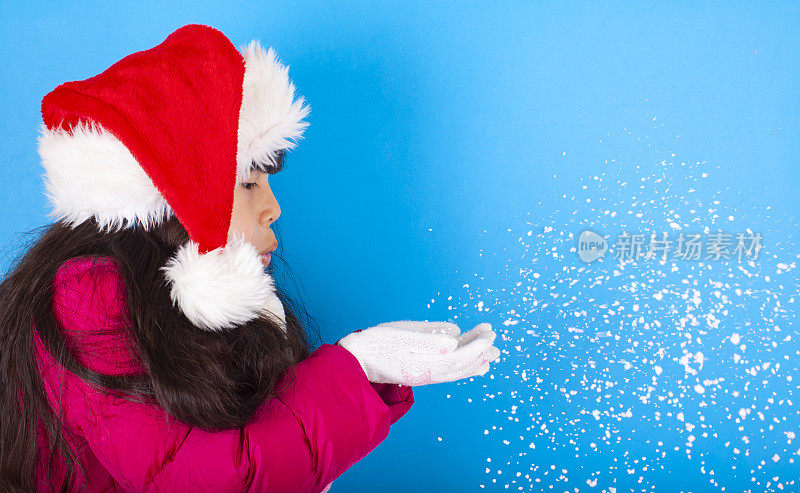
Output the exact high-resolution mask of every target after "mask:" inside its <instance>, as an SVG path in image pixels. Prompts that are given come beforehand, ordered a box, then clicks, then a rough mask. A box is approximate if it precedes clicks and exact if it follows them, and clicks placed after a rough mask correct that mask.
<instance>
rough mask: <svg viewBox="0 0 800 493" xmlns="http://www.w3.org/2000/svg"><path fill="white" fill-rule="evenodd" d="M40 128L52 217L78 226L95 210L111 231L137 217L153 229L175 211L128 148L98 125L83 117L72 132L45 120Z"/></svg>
mask: <svg viewBox="0 0 800 493" xmlns="http://www.w3.org/2000/svg"><path fill="white" fill-rule="evenodd" d="M39 131H40V136H39V155H40V157H41V159H42V165H43V167H44V169H45V174H44V175H43V178H44V182H45V189H46V195H47V198H48V200H49V201H50V203H51V205H52V208H53V210H52V212H50V214H49V216H50V217H51V218H54V219H56V218H57V219H61V220H62V221H64V222H65V223H67V224H69V225H70V226H72V227H74V226H76V225H78V224H81V223H83V222H84V221H86V220H87V219H89V218H90V217H92V216H94V217H95V218H96V219H97V222H98V224H100V226H101V227H102V228H103V230H104V231H107V230H119V229H121V228H123V227H126V228H127V227H131V226H133V224H134V223H137V224H140V225H142V226H143V227H144V228H145V229H150V227H151V226H153V225H155V224H160V223H161V222H163V221H164V220H166V219H167V218H168V217H169V216H170V215H172V209H171V208H170V206H169V204H168V203H167V201H166V200H165V199H164V197H162V196H161V194H160V193H159V192H158V189H157V188H156V187H155V185H154V184H153V181H152V180H151V179H150V177H149V176H147V173H145V172H144V170H143V169H142V168H141V167H140V166H139V165H138V164H137V162H136V159H134V157H133V155H132V154H131V153H130V151H129V150H128V149H127V148H126V147H125V146H124V145H123V144H122V142H120V141H119V139H117V138H116V137H115V136H114V135H113V134H111V133H110V132H108V131H106V130H105V129H103V128H102V127H100V126H99V125H94V124H92V123H90V124H88V125H84V124H83V123H79V124H78V125H76V126H75V127H73V129H72V131H71V132H69V131H66V130H62V129H57V130H54V131H51V130H48V128H47V126H45V125H44V124H41V126H40V128H39Z"/></svg>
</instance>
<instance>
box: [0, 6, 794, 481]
mask: <svg viewBox="0 0 800 493" xmlns="http://www.w3.org/2000/svg"><path fill="white" fill-rule="evenodd" d="M187 23H203V24H208V25H211V26H214V27H216V28H218V29H220V30H222V31H223V32H224V33H225V34H226V35H228V37H229V38H230V39H231V40H232V41H233V42H234V43H235V44H236V45H237V46H239V45H241V44H244V43H246V42H248V41H249V40H250V39H253V38H255V39H260V40H261V41H262V43H263V44H264V45H265V46H272V47H274V48H275V49H276V51H277V53H278V55H279V57H280V58H281V60H282V61H283V62H285V63H287V64H288V65H289V66H290V67H291V68H290V75H291V77H292V79H293V80H294V82H295V84H296V85H297V88H298V91H299V93H300V94H302V95H303V96H305V97H306V99H307V101H308V102H309V104H310V106H311V115H310V118H309V121H310V123H311V126H310V127H309V129H308V130H307V132H306V138H305V139H304V140H303V141H301V143H300V145H299V147H298V148H297V149H296V150H295V151H294V152H293V153H292V154H290V157H289V159H288V162H287V168H286V171H285V172H283V173H281V174H279V175H276V176H274V177H271V178H270V182H271V184H272V186H273V190H274V191H275V194H276V197H277V198H278V200H279V202H280V204H281V208H282V211H283V212H282V216H281V218H280V220H279V221H278V223H277V225H278V229H279V231H280V241H281V249H282V255H283V257H284V258H285V259H286V260H287V262H288V263H289V265H290V266H291V268H292V271H293V273H294V274H295V275H296V276H297V278H299V279H300V280H301V284H300V286H299V287H298V288H297V289H298V290H299V291H300V292H301V293H302V295H303V299H304V300H305V301H306V303H307V305H308V307H309V309H310V311H311V314H312V316H314V317H315V319H316V320H317V321H318V323H319V325H320V327H321V329H322V331H323V333H322V336H323V337H322V338H323V340H324V342H334V341H335V340H337V339H338V338H340V337H342V336H343V335H345V334H347V333H349V332H351V331H353V330H355V329H358V328H365V327H367V326H369V325H373V324H375V323H379V322H384V321H389V320H397V319H417V320H423V319H428V320H451V321H455V322H457V323H459V325H460V326H461V327H462V329H463V330H468V329H469V328H471V327H472V326H474V325H475V324H477V323H479V322H483V321H489V322H491V323H492V324H493V325H494V327H495V329H496V330H497V331H498V333H499V336H498V341H497V343H496V344H497V345H498V347H500V348H501V349H502V351H503V355H502V357H501V360H500V361H499V362H498V363H496V364H495V366H494V368H493V370H492V371H491V372H490V374H487V375H486V376H485V377H483V378H477V379H474V381H464V382H459V383H450V384H441V385H433V386H426V387H418V388H416V389H415V396H416V404H415V406H414V407H413V408H412V410H411V411H410V412H409V413H408V414H407V415H406V416H404V417H403V418H402V419H401V420H400V421H399V422H398V423H397V424H396V425H395V426H394V427H393V429H392V431H391V433H390V435H389V437H388V438H387V440H386V441H385V442H384V443H382V444H381V445H380V446H379V447H378V448H377V449H376V450H375V451H374V452H373V453H372V454H370V455H369V456H368V457H367V458H365V459H364V460H363V461H361V462H359V463H358V464H356V465H354V466H353V467H352V468H351V469H350V470H349V471H347V472H346V473H345V474H344V475H343V476H342V477H341V478H340V479H339V480H337V481H336V482H335V484H334V487H333V491H337V490H339V491H397V492H401V491H479V490H490V491H506V490H514V491H529V490H533V491H538V490H548V491H609V492H610V491H628V490H635V491H743V490H747V489H750V490H752V491H798V490H800V483H798V481H797V479H796V478H797V476H798V470H800V457H799V456H798V454H800V438H796V437H795V434H798V433H800V415H798V405H800V402H798V401H797V400H798V399H800V395H798V394H795V392H797V385H798V382H800V375H798V358H800V351H798V341H799V340H800V339H799V338H800V334H798V333H797V332H798V328H797V322H796V320H795V311H796V307H797V304H798V301H797V300H798V297H800V293H798V284H800V283H798V275H797V269H796V263H797V260H798V255H800V248H798V245H797V234H796V230H797V213H798V211H800V199H799V198H798V193H797V191H796V184H797V183H798V181H799V180H800V166H798V164H800V163H798V158H797V154H798V151H800V145H799V143H800V140H798V137H800V93H799V92H798V89H797V88H798V86H799V84H800V71H799V70H798V62H800V32H799V31H798V27H797V26H798V25H800V7H799V6H798V4H796V3H789V2H786V3H777V2H769V3H766V2H764V3H759V2H756V3H753V2H728V3H727V4H721V3H714V4H711V3H708V4H696V3H694V2H670V3H669V4H660V3H653V2H636V3H635V5H634V4H633V3H617V2H602V3H597V2H591V3H589V2H587V3H570V4H569V5H564V4H563V3H562V2H544V3H533V4H531V3H528V2H519V3H516V2H505V3H503V4H502V5H489V4H478V3H464V2H448V3H443V2H436V5H435V6H431V5H428V3H427V2H425V3H423V2H420V3H409V2H347V4H346V5H343V4H342V3H341V2H330V1H316V2H307V3H305V2H304V3H300V2H296V3H289V2H250V3H237V4H233V3H231V2H208V3H204V4H202V5H198V4H197V2H169V3H164V2H142V1H138V2H135V3H132V2H131V3H115V4H114V5H110V4H109V3H107V2H85V3H79V4H67V3H62V4H61V5H54V4H52V3H45V2H42V3H34V2H27V3H24V4H23V3H19V2H18V3H15V4H11V3H4V4H3V5H2V6H0V66H2V67H3V70H4V74H3V77H2V78H1V79H0V94H2V106H0V121H2V127H3V131H2V132H0V148H2V153H3V158H2V159H3V180H2V193H1V194H0V206H2V210H3V211H4V214H5V219H4V220H3V221H2V222H1V223H0V237H2V240H3V242H4V245H5V250H4V257H3V261H4V262H7V261H8V260H9V257H10V256H11V255H12V254H13V253H16V249H17V247H18V246H19V245H20V241H22V239H23V237H21V236H20V233H21V232H24V231H27V230H29V229H31V228H33V227H36V226H40V225H42V224H46V223H47V218H46V214H47V212H48V208H47V204H46V202H45V196H44V194H43V187H42V181H41V178H40V174H41V173H42V172H43V169H42V168H41V167H40V165H39V159H38V156H37V154H36V129H37V126H38V124H39V122H40V119H41V117H40V114H39V104H40V101H41V98H42V97H43V96H44V94H46V93H47V92H48V91H50V90H51V89H52V88H54V87H55V86H56V85H58V84H59V83H61V82H64V81H67V80H77V79H83V78H86V77H89V76H92V75H95V74H97V73H99V72H100V71H102V70H104V69H105V68H106V67H108V66H109V65H111V64H112V63H114V62H115V61H117V60H118V59H120V58H122V57H124V56H125V55H127V54H129V53H132V52H134V51H138V50H142V49H147V48H150V47H152V46H154V45H155V44H157V43H159V42H161V41H162V40H163V39H164V38H165V37H166V36H167V35H168V34H169V33H170V32H172V31H173V30H174V29H176V28H178V27H180V26H181V25H184V24H187ZM585 230H590V231H592V232H594V233H595V234H597V235H598V236H600V237H603V238H604V239H605V240H606V242H607V246H608V247H609V250H608V252H606V254H605V256H604V258H603V259H602V260H598V261H595V262H592V263H586V262H584V261H582V260H581V258H579V255H578V252H577V249H578V248H579V244H578V236H579V235H580V234H581V233H582V232H583V231H585ZM622 232H628V233H630V234H644V235H645V237H646V238H647V242H645V243H646V244H648V242H649V238H650V234H651V233H656V234H657V237H658V238H659V239H661V238H662V235H663V234H664V233H666V234H667V235H668V237H669V240H670V241H672V242H673V243H671V246H672V247H673V248H677V247H678V246H679V245H678V244H677V239H678V236H679V235H680V234H681V233H683V234H684V235H689V234H696V235H699V236H700V237H702V240H703V242H704V243H703V245H704V247H705V248H706V250H704V251H703V254H702V257H701V258H698V259H692V258H677V257H673V256H672V254H673V253H677V252H673V251H671V252H669V257H671V258H668V259H667V260H664V261H659V260H658V259H657V258H655V259H653V258H651V259H633V261H632V262H627V263H624V262H622V260H624V253H625V251H626V250H625V248H626V247H625V242H626V241H627V240H625V237H622V239H620V234H621V233H622ZM719 232H722V233H723V234H728V235H730V239H731V240H732V243H731V244H730V248H729V251H730V252H734V251H735V247H736V245H737V240H736V238H737V234H739V233H741V234H743V235H745V236H746V237H747V238H750V237H754V236H756V235H757V234H760V235H761V237H762V238H763V239H762V245H763V249H762V250H761V251H760V252H759V255H758V256H757V257H754V256H753V255H751V256H745V257H744V258H742V259H741V260H739V259H738V258H736V256H735V255H733V256H731V257H730V258H727V259H726V258H725V257H724V256H722V257H721V258H719V259H715V258H707V255H706V253H707V252H708V250H707V248H709V245H710V243H709V242H710V239H711V237H712V235H714V234H715V233H719ZM720 244H722V245H723V248H721V247H720V246H719V245H720ZM716 245H717V247H716V248H718V249H719V250H717V252H718V253H725V252H726V248H725V245H724V242H723V243H716ZM751 253H753V252H751ZM717 256H718V255H717ZM615 257H619V258H615ZM615 489H616V490H615Z"/></svg>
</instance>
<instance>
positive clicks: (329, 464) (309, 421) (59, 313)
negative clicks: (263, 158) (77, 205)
mask: <svg viewBox="0 0 800 493" xmlns="http://www.w3.org/2000/svg"><path fill="white" fill-rule="evenodd" d="M53 305H54V306H53V308H54V315H55V317H56V320H57V321H58V323H59V325H60V327H62V328H63V329H64V330H65V331H66V336H67V340H68V343H69V341H70V340H71V339H70V335H69V334H70V333H72V332H73V331H75V332H74V333H79V334H80V335H81V336H82V338H83V339H81V343H80V344H90V345H91V348H92V353H93V354H92V356H91V357H86V356H85V355H83V354H82V353H81V352H80V351H79V350H78V351H76V352H77V355H76V356H77V358H78V360H79V361H80V362H81V363H82V364H84V365H86V366H88V367H89V368H91V369H93V370H95V371H99V372H103V373H106V374H109V375H120V374H125V373H130V372H142V371H144V370H143V369H142V368H141V367H139V366H137V365H136V364H135V363H134V362H133V360H132V359H131V358H130V357H129V355H128V352H127V351H126V350H124V348H123V345H122V344H120V339H118V337H119V331H122V330H124V327H125V326H126V324H125V321H126V306H125V286H124V284H123V281H122V278H121V277H120V275H119V271H118V270H117V267H116V264H115V262H114V260H113V259H112V258H104V259H103V260H102V263H96V264H94V265H92V262H91V261H90V260H89V259H87V258H81V257H78V258H74V259H71V260H69V261H67V262H65V263H64V264H62V265H61V266H60V268H59V270H58V272H57V274H56V278H55V282H54V284H53ZM98 329H106V333H104V334H98V333H96V331H97V330H98ZM107 329H117V330H118V332H117V333H116V334H115V333H114V331H113V330H111V331H110V330H107ZM34 339H35V344H36V348H37V354H38V358H39V360H38V365H39V370H40V371H41V374H42V377H43V381H44V384H45V389H46V391H47V396H48V399H49V400H50V405H51V406H52V407H53V408H54V409H58V408H59V399H63V402H62V408H63V412H64V415H65V416H64V418H63V419H64V426H65V427H66V428H68V429H69V431H71V432H72V433H74V437H73V438H72V439H71V440H70V444H71V447H73V450H75V451H76V453H77V454H78V457H80V458H81V462H82V463H83V464H84V465H85V467H86V470H87V475H88V478H87V479H88V484H89V491H90V492H100V491H104V492H105V491H169V492H180V491H213V492H234V491H236V492H238V491H270V492H273V491H275V492H281V491H286V492H304V491H309V492H319V491H321V490H323V488H325V487H326V485H328V484H329V483H330V482H331V481H332V480H333V479H335V478H336V477H337V476H339V475H340V474H342V473H343V472H344V471H345V470H347V469H348V468H349V467H350V466H352V465H353V464H354V463H355V462H357V461H358V460H360V459H361V458H363V457H364V456H365V455H366V454H368V453H369V452H370V451H372V450H373V449H374V448H375V447H376V446H377V445H378V444H380V443H381V442H382V441H383V440H384V439H385V438H386V436H387V434H388V433H389V428H390V426H391V425H392V424H394V423H395V422H396V421H397V420H398V419H399V418H400V417H401V416H402V415H403V414H405V413H406V411H408V409H409V408H410V407H411V405H412V404H413V403H414V396H413V394H412V391H411V387H407V386H398V385H389V384H373V383H371V382H369V381H368V380H367V377H366V375H365V374H364V371H363V370H362V369H361V366H360V365H359V364H358V361H357V360H356V359H355V357H354V356H353V355H352V354H350V353H349V352H348V351H347V350H345V349H344V348H342V347H340V346H337V345H330V344H323V345H322V346H321V347H320V348H319V349H317V350H316V351H314V352H313V353H312V354H311V355H310V356H309V357H308V358H307V359H305V360H304V361H302V362H301V363H299V364H298V365H297V375H296V380H295V383H294V384H293V385H292V386H291V387H290V388H289V389H288V390H286V391H285V392H284V393H282V394H281V395H279V396H278V397H276V398H273V399H270V400H268V401H266V402H264V404H263V405H262V406H261V407H260V408H259V409H258V411H257V412H256V413H255V415H254V417H253V418H252V420H251V421H250V423H249V424H247V425H246V426H245V427H243V428H240V429H234V430H226V431H222V432H217V433H211V432H206V431H202V430H199V429H196V428H194V427H192V426H188V425H186V424H183V423H182V422H180V421H177V420H175V419H174V418H172V417H169V416H167V415H166V413H164V411H163V409H161V408H159V407H155V406H148V405H143V404H135V403H131V402H128V401H125V400H123V399H120V398H113V397H105V396H103V395H102V394H101V393H100V392H98V391H96V390H95V389H93V388H92V387H91V386H89V385H88V384H86V383H84V382H83V381H82V380H80V379H79V378H78V377H76V376H75V375H73V374H71V373H69V372H67V371H66V370H65V369H64V368H63V367H62V366H60V365H58V364H56V362H55V360H54V359H53V358H52V356H51V355H50V354H49V353H48V352H47V351H46V349H45V348H44V345H43V343H42V341H41V339H40V338H39V335H38V333H36V332H35V327H34ZM70 344H71V345H72V347H76V346H74V345H73V344H74V343H70ZM287 376H288V374H287V375H286V376H285V377H287ZM282 381H283V380H282ZM279 385H280V384H279ZM62 386H63V394H62V395H60V392H61V388H62ZM67 436H68V435H67ZM68 439H69V438H68ZM45 446H46V443H45V441H44V437H43V434H42V433H40V435H39V447H40V449H39V463H38V467H39V470H40V471H45V470H46V469H44V468H45V464H44V458H45V455H46V454H45V452H46V449H45ZM63 463H64V462H63V459H61V461H60V462H59V468H58V469H57V470H58V473H59V474H63ZM76 474H78V476H80V469H76ZM60 477H63V476H60ZM60 477H59V478H58V479H60ZM39 478H40V479H39V481H38V484H37V488H38V489H39V491H46V487H45V485H46V478H44V474H40V475H39ZM56 484H58V483H56Z"/></svg>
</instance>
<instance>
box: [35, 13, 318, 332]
mask: <svg viewBox="0 0 800 493" xmlns="http://www.w3.org/2000/svg"><path fill="white" fill-rule="evenodd" d="M287 72H288V67H284V66H283V65H281V64H280V63H279V62H278V60H277V58H276V55H275V53H274V51H273V50H272V48H270V49H269V50H268V51H266V52H265V51H264V49H263V48H262V47H261V46H260V45H259V43H258V42H257V41H251V42H250V44H249V45H247V46H243V47H241V48H240V49H238V50H237V49H236V47H235V46H234V45H233V44H231V42H230V41H229V40H228V39H227V38H226V37H225V35H223V34H222V33H221V32H220V31H218V30H216V29H214V28H211V27H208V26H204V25H198V24H191V25H187V26H184V27H181V28H180V29H178V30H176V31H175V32H173V33H172V34H170V35H169V36H168V37H167V38H166V39H165V40H164V41H163V42H162V43H161V44H159V45H157V46H155V47H153V48H150V49H148V50H144V51H140V52H137V53H133V54H131V55H128V56H126V57H125V58H123V59H122V60H120V61H118V62H117V63H115V64H113V65H112V66H111V67H109V68H108V69H107V70H105V71H104V72H102V73H100V74H98V75H96V76H94V77H90V78H88V79H86V80H81V81H72V82H66V83H64V84H61V85H59V86H58V87H56V88H55V89H54V90H53V91H51V92H50V93H49V94H47V95H46V96H45V97H44V99H43V100H42V117H43V120H44V123H43V124H42V125H41V127H40V131H41V136H40V137H39V154H40V156H41V158H42V163H43V166H44V168H45V170H46V173H45V175H44V178H45V186H46V190H47V192H46V194H47V197H48V199H49V201H50V202H51V205H52V207H53V211H52V212H51V213H50V216H51V217H54V218H57V219H59V220H61V221H63V222H64V223H65V224H67V225H69V226H70V227H73V228H74V227H75V226H77V225H79V224H81V223H83V222H84V221H86V220H87V219H89V218H92V217H94V218H95V219H96V221H97V222H98V224H99V225H100V227H101V228H102V229H103V231H106V230H112V229H119V228H131V227H142V228H144V229H145V230H146V229H149V228H151V227H153V226H154V225H158V224H161V223H162V222H164V221H165V220H167V219H169V218H170V217H171V216H172V215H175V216H176V217H177V218H178V220H179V221H180V222H181V224H182V225H183V226H184V227H185V228H186V231H187V232H188V233H189V237H190V241H188V242H187V243H186V244H184V245H182V246H181V247H180V248H179V249H178V251H177V252H176V254H175V255H174V256H173V257H172V258H170V259H169V260H168V262H167V264H166V265H165V266H164V267H162V270H163V271H164V273H165V277H166V279H167V281H168V282H169V285H170V293H171V297H172V300H173V302H174V303H176V304H177V305H178V307H179V308H180V309H181V311H182V312H183V313H184V314H185V315H186V317H187V318H188V319H189V320H191V321H192V322H193V323H194V324H195V325H197V326H199V327H201V328H203V329H206V330H221V329H225V328H230V327H233V326H235V325H238V324H241V323H244V322H247V321H248V320H251V319H253V318H256V317H259V316H263V315H266V314H272V315H275V316H277V317H278V318H279V319H281V320H282V321H284V320H283V319H284V314H283V306H282V305H281V303H280V300H278V299H277V296H276V292H275V286H274V283H273V280H272V277H271V276H270V275H269V274H268V272H267V271H266V270H265V269H264V267H263V265H262V263H261V258H260V252H258V251H257V249H256V247H255V246H253V245H252V244H250V243H249V242H246V241H244V239H243V238H239V237H238V236H236V237H235V238H234V240H233V241H231V242H227V236H228V230H229V228H230V221H231V214H232V206H233V192H234V188H235V186H236V184H237V183H239V182H240V181H242V180H245V179H246V178H247V176H248V174H249V171H250V168H251V166H252V165H253V164H254V163H255V165H257V166H258V167H260V168H261V169H266V168H267V167H272V166H275V165H276V164H277V159H278V158H279V154H280V153H281V152H282V151H284V150H286V149H291V148H293V147H294V146H295V142H294V141H296V140H297V139H300V138H302V133H303V131H304V129H305V128H306V126H307V125H308V123H306V122H304V121H302V119H303V118H304V117H306V116H307V115H308V113H309V111H310V108H309V107H308V106H304V105H303V103H304V99H303V98H302V97H298V98H297V99H295V97H294V92H295V87H294V85H293V84H292V83H291V82H290V81H289V78H288V74H287Z"/></svg>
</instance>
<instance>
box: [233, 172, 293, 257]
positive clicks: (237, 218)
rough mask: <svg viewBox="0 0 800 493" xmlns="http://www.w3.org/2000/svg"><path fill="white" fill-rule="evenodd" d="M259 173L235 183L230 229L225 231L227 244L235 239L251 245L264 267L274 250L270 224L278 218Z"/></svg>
mask: <svg viewBox="0 0 800 493" xmlns="http://www.w3.org/2000/svg"><path fill="white" fill-rule="evenodd" d="M268 177H269V175H268V174H267V173H264V172H263V171H258V170H252V171H250V175H249V176H248V177H247V180H245V181H243V182H241V183H237V184H236V188H235V189H234V192H233V213H232V215H231V227H230V229H229V230H228V241H231V240H232V239H233V234H234V232H235V233H237V236H240V237H241V236H244V239H245V240H246V241H248V242H250V243H252V244H253V246H255V247H256V249H257V250H258V252H259V253H261V254H262V255H261V263H262V264H264V266H265V267H266V266H267V265H268V264H269V261H270V255H269V253H268V252H271V251H273V250H275V249H276V248H278V240H276V239H275V233H273V232H272V230H271V229H270V225H271V224H272V223H274V222H275V221H277V219H278V217H279V216H280V215H281V208H280V206H279V205H278V201H277V200H275V196H274V195H273V194H272V190H271V189H270V188H269V182H268V181H267V178H268Z"/></svg>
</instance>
